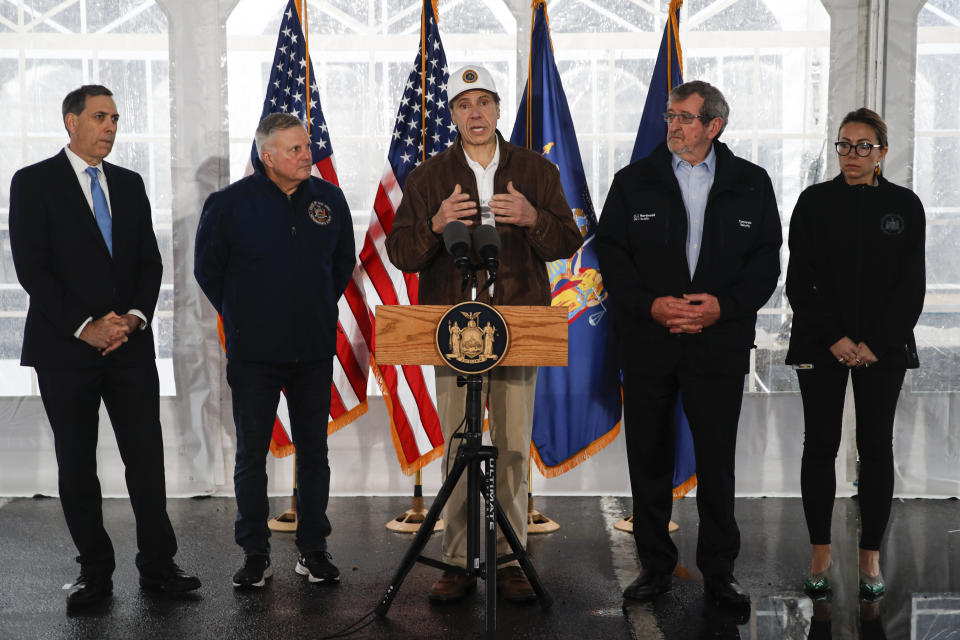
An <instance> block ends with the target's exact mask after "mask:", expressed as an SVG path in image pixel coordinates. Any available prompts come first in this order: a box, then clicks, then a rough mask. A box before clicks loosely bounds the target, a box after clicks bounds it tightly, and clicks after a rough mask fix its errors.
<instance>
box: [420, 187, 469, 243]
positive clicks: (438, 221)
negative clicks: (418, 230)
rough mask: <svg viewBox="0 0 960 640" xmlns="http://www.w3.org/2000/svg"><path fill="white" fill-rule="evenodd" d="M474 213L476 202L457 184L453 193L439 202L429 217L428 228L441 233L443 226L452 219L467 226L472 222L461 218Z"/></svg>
mask: <svg viewBox="0 0 960 640" xmlns="http://www.w3.org/2000/svg"><path fill="white" fill-rule="evenodd" d="M476 213H477V203H476V202H474V201H473V200H471V199H470V194H469V193H464V192H463V191H461V190H460V185H459V184H458V185H456V186H455V187H454V188H453V193H451V194H450V196H449V197H448V198H447V199H446V200H444V201H443V202H441V203H440V208H439V209H438V210H437V212H436V213H435V214H434V216H433V217H432V218H430V229H431V230H432V231H433V232H434V233H436V234H441V233H443V228H444V227H446V226H447V225H448V224H449V223H451V222H453V221H454V220H460V221H461V222H463V224H465V225H467V226H468V227H469V226H470V225H471V224H473V223H472V222H470V221H469V220H463V218H469V217H470V216H472V215H474V214H476Z"/></svg>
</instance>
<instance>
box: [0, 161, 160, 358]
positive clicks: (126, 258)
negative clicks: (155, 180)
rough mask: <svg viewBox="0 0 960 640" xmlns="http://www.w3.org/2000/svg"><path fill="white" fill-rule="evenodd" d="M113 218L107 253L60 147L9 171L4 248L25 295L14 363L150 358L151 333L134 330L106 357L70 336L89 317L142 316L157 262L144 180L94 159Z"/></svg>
mask: <svg viewBox="0 0 960 640" xmlns="http://www.w3.org/2000/svg"><path fill="white" fill-rule="evenodd" d="M103 172H104V175H105V176H106V179H107V185H108V187H109V191H110V211H111V215H112V217H113V257H112V258H111V256H110V253H109V252H108V251H107V245H106V243H105V242H104V240H103V236H102V235H101V234H100V229H99V228H98V227H97V222H96V219H95V218H94V215H93V213H92V211H91V210H90V205H88V204H87V200H86V198H85V197H84V195H83V191H82V190H81V189H80V183H79V181H78V180H77V176H76V174H75V173H74V171H73V167H72V166H71V165H70V161H69V160H68V159H67V154H66V152H65V151H60V153H58V154H57V155H55V156H54V157H52V158H48V159H46V160H43V161H42V162H38V163H37V164H34V165H30V166H29V167H24V168H23V169H20V170H19V171H17V172H16V173H15V174H14V176H13V180H12V181H11V183H10V249H11V253H12V254H13V264H14V267H15V268H16V270H17V277H18V278H19V280H20V284H21V285H22V286H23V288H24V289H25V290H26V291H27V293H28V294H29V295H30V307H29V309H28V311H27V321H26V325H25V326H24V332H23V351H22V353H21V358H20V364H22V365H24V366H33V367H52V368H78V367H79V368H83V367H94V366H99V365H102V364H104V363H112V364H118V365H125V364H134V363H142V362H143V361H145V360H152V359H154V357H155V351H154V344H153V332H152V331H150V330H149V329H147V330H143V331H140V330H134V331H133V333H132V334H131V335H130V337H129V340H128V342H127V343H126V344H124V345H122V346H121V347H120V348H119V349H117V350H116V351H114V352H112V353H111V354H109V355H107V356H101V355H100V353H99V352H98V351H97V350H96V349H95V348H93V347H91V346H90V345H88V344H87V343H86V342H84V341H82V340H79V339H77V338H75V337H74V335H73V334H74V333H75V332H76V330H77V328H78V327H79V326H80V325H81V324H82V323H83V321H84V320H85V319H87V318H89V317H92V318H93V319H94V320H95V319H97V318H99V317H101V316H103V315H104V314H106V313H109V312H110V311H114V312H116V313H117V314H118V315H122V314H124V313H126V312H127V311H129V310H130V309H138V310H140V311H142V312H143V314H144V315H145V316H146V317H147V321H148V322H149V321H150V320H151V319H152V317H153V312H154V309H155V308H156V306H157V297H158V296H159V294H160V277H161V274H162V272H163V264H162V262H161V259H160V251H159V249H158V248H157V238H156V236H155V235H154V232H153V224H152V222H151V217H150V202H149V200H148V199H147V194H146V191H145V189H144V186H143V180H142V179H141V178H140V176H139V175H138V174H136V173H134V172H133V171H130V170H128V169H124V168H122V167H118V166H116V165H112V164H109V163H107V162H104V163H103Z"/></svg>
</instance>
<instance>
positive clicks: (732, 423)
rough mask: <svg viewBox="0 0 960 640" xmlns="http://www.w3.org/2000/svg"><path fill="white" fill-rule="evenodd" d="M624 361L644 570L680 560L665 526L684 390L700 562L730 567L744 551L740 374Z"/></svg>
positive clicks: (706, 567) (706, 568)
mask: <svg viewBox="0 0 960 640" xmlns="http://www.w3.org/2000/svg"><path fill="white" fill-rule="evenodd" d="M622 368H623V398H624V417H625V425H624V435H625V438H626V445H627V462H628V464H629V467H630V487H631V490H632V493H633V535H634V539H635V540H636V543H637V555H638V556H639V558H640V562H641V564H642V565H643V568H644V570H645V571H651V572H656V573H669V572H671V571H673V569H674V567H675V566H676V564H677V547H676V546H675V545H674V544H673V541H672V540H671V539H670V535H669V533H668V531H667V527H668V525H669V523H670V512H671V509H672V507H673V461H674V449H675V426H674V422H673V412H674V408H675V405H676V399H677V392H682V394H683V396H682V397H683V410H684V412H685V413H686V415H687V420H688V421H689V423H690V431H691V433H692V435H693V445H694V450H695V456H696V462H697V512H698V513H699V516H700V528H699V533H698V536H697V567H698V568H699V569H700V571H701V572H702V573H703V574H704V575H708V576H709V575H719V574H725V573H732V572H733V565H734V561H735V560H736V557H737V554H738V553H739V551H740V529H739V528H738V527H737V521H736V519H735V518H734V512H733V509H734V499H733V498H734V484H735V482H734V465H735V455H736V448H737V424H738V422H739V420H740V403H741V400H742V399H743V375H742V374H737V375H727V374H711V375H706V374H702V373H695V372H693V371H690V370H687V369H684V368H683V367H681V368H680V369H679V370H678V371H677V372H675V373H673V374H671V375H666V376H651V375H649V374H648V373H647V372H645V371H644V370H643V366H642V363H639V364H631V363H625V364H623V367H622Z"/></svg>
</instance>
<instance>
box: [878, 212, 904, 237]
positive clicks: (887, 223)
mask: <svg viewBox="0 0 960 640" xmlns="http://www.w3.org/2000/svg"><path fill="white" fill-rule="evenodd" d="M905 226H906V224H905V223H904V221H903V216H901V215H900V214H899V213H888V214H887V215H885V216H883V218H882V219H881V220H880V231H883V232H884V233H885V234H887V235H888V236H896V235H900V234H901V233H903V228H904V227H905Z"/></svg>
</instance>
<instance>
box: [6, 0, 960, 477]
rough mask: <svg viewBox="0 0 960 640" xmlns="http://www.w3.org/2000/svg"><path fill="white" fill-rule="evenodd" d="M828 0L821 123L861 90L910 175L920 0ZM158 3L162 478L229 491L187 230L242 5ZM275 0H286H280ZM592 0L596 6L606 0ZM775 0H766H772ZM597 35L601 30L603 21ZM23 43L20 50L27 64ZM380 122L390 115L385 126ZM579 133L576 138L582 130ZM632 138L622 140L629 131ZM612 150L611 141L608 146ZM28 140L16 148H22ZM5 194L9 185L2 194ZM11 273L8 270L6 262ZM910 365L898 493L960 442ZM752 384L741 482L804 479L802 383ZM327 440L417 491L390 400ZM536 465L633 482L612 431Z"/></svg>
mask: <svg viewBox="0 0 960 640" xmlns="http://www.w3.org/2000/svg"><path fill="white" fill-rule="evenodd" d="M258 1H262V0H258ZM572 2H573V0H555V1H554V2H551V3H550V5H549V6H550V10H551V17H554V16H555V13H554V8H555V7H556V8H557V11H559V10H560V9H562V7H563V5H564V4H566V5H570V4H571V3H572ZM822 2H823V7H824V8H825V9H826V11H827V13H828V14H829V17H830V33H829V47H830V63H829V64H830V69H829V95H828V117H827V120H828V124H827V126H826V130H827V135H828V136H832V135H834V133H835V123H838V122H839V121H840V119H841V118H842V116H843V114H844V113H846V112H847V111H849V110H851V109H852V108H855V107H857V106H860V105H863V104H866V105H868V106H871V107H873V108H875V109H877V110H879V111H881V112H882V113H883V114H884V115H885V116H886V118H887V121H888V124H889V125H890V130H891V151H890V154H889V156H888V160H887V162H886V166H887V167H888V169H887V170H886V175H887V176H888V177H890V178H891V179H892V180H893V181H895V182H898V183H900V184H905V185H908V186H909V185H911V184H912V182H913V177H914V172H913V158H914V134H913V131H914V95H915V90H914V75H915V69H916V61H917V14H918V12H919V11H920V8H921V7H922V5H923V0H896V1H892V0H822ZM13 4H17V3H16V2H14V3H13ZM28 4H29V3H28ZM143 4H149V3H148V2H147V3H143ZM156 4H157V5H158V6H159V7H160V9H161V10H162V11H163V14H164V15H165V17H166V21H167V26H166V28H167V31H166V34H165V37H166V38H167V42H168V47H169V51H168V55H169V94H170V96H169V119H170V124H169V145H170V147H169V148H170V151H169V156H170V160H169V162H170V165H169V166H170V174H171V179H170V183H169V184H170V187H169V191H170V193H168V194H166V197H167V198H168V199H169V203H168V204H167V206H168V207H169V209H170V211H171V214H170V224H171V238H172V260H173V265H172V266H173V277H172V291H173V303H172V306H173V324H172V329H171V333H172V338H171V339H172V355H171V357H170V359H171V360H172V379H173V380H174V381H175V388H173V389H167V392H168V393H170V395H165V396H163V397H162V398H161V419H162V422H163V435H164V442H165V459H166V474H167V487H168V493H169V495H171V496H191V495H203V494H231V493H232V490H233V485H232V480H231V478H232V462H233V453H234V449H233V446H234V445H233V441H234V437H233V422H232V416H231V408H230V390H229V387H228V386H227V384H226V377H225V374H224V369H225V359H224V356H223V355H222V352H221V349H220V345H219V342H218V339H217V335H216V316H215V313H214V312H213V310H212V309H211V308H210V305H209V304H208V303H207V301H206V300H205V298H204V297H203V295H202V293H201V292H200V290H199V288H198V287H197V286H196V284H195V282H194V280H193V276H192V271H193V242H194V233H195V230H196V226H197V222H198V218H199V212H200V210H201V207H202V204H203V201H204V199H205V197H206V196H207V194H209V193H210V192H211V191H213V190H215V189H218V188H220V187H222V186H224V185H226V184H227V183H228V182H229V181H230V176H231V173H230V166H231V154H232V153H235V152H236V147H231V138H230V135H229V124H230V123H229V117H228V111H229V110H228V103H229V101H230V100H231V94H230V90H231V87H230V85H229V83H228V81H227V78H228V71H229V70H228V67H227V64H228V40H229V37H228V29H227V21H228V19H229V18H230V16H231V14H232V12H233V11H235V10H240V9H242V8H244V7H246V6H248V5H246V4H244V2H243V1H242V0H205V1H204V2H196V1H195V0H156ZM277 4H282V3H281V2H280V1H279V0H277ZM444 4H446V3H445V0H441V7H442V6H443V5H444ZM483 4H484V5H488V6H492V7H494V10H495V11H494V13H495V14H496V15H497V16H498V19H499V20H501V22H504V23H509V18H510V16H512V17H513V19H514V20H515V27H514V31H515V33H516V52H517V53H516V57H515V58H512V57H510V58H511V59H510V60H509V62H508V64H507V66H506V68H507V69H509V70H510V71H511V72H514V70H516V69H519V70H523V71H522V72H521V73H514V75H515V76H516V77H515V80H516V85H515V87H516V94H515V95H514V93H513V89H512V88H511V91H510V94H511V101H512V102H513V103H514V104H515V102H516V99H517V98H518V96H519V92H520V91H521V90H522V83H523V82H524V77H523V76H525V69H526V67H527V63H526V57H527V47H528V41H529V35H530V33H529V23H530V13H529V12H530V3H529V0H507V1H506V2H501V0H483ZM592 4H599V5H601V6H602V5H603V4H604V3H603V2H597V3H592ZM661 4H664V5H665V4H666V3H665V2H663V3H661ZM688 4H689V3H688ZM719 4H723V3H719ZM726 4H732V2H730V3H726ZM767 4H771V3H770V2H767ZM773 4H774V5H776V1H774V2H773ZM785 4H786V3H784V5H785ZM784 5H781V6H784ZM238 6H239V8H238ZM371 6H372V3H371ZM21 10H22V3H21ZM4 20H6V21H7V23H8V24H13V25H14V26H15V25H16V23H17V16H14V15H12V14H10V13H9V12H8V13H6V14H4V13H2V12H0V23H2V22H3V21H4ZM0 27H2V25H0ZM593 35H594V36H595V37H598V38H601V37H605V36H604V35H603V34H593ZM275 36H276V34H275V32H274V33H272V34H270V33H267V32H266V31H264V35H263V37H265V38H268V39H269V40H270V41H271V42H272V41H273V40H274V39H275ZM634 36H635V37H639V38H647V39H649V40H650V41H651V42H653V43H654V44H653V45H652V46H653V47H655V46H656V43H658V42H659V33H656V34H655V37H653V36H650V34H639V35H637V34H630V33H618V34H611V37H619V38H624V39H627V38H630V37H634ZM30 37H32V36H30V34H24V33H21V32H17V30H16V29H12V28H8V29H6V30H3V29H2V28H0V50H3V49H8V50H12V49H20V50H21V51H22V50H23V49H25V48H29V46H30V45H29V44H28V43H27V39H28V38H30ZM53 37H55V36H54V35H52V34H42V35H41V36H38V38H39V40H40V41H43V42H47V40H44V38H47V39H49V38H53ZM149 37H154V36H149ZM497 37H498V38H499V37H501V36H497ZM576 37H579V36H574V35H570V34H558V35H557V36H556V37H555V43H556V46H557V48H558V50H559V51H562V45H563V43H564V42H565V41H566V42H573V41H574V40H573V39H574V38H576ZM708 37H709V34H705V32H704V31H694V32H691V33H690V34H687V33H686V32H682V38H684V40H683V42H684V48H685V51H684V52H685V54H686V55H688V56H690V55H691V54H695V53H696V46H697V44H698V43H702V42H704V41H706V39H707V38H708ZM474 38H476V36H474ZM475 41H476V40H475V39H474V40H471V39H470V38H463V39H459V40H458V39H457V38H455V37H450V38H448V37H446V36H444V44H445V46H446V48H447V53H448V58H451V60H453V59H454V58H453V57H452V56H451V50H458V51H460V52H461V53H460V54H458V58H460V57H462V56H463V55H464V54H463V53H462V52H465V51H468V50H469V46H470V43H471V42H475ZM410 43H411V44H410V47H409V52H406V53H404V55H403V59H404V60H411V61H412V59H413V54H414V50H415V44H413V39H410ZM270 46H272V44H271V45H270ZM311 46H312V48H313V47H315V46H318V45H317V44H316V41H315V40H313V41H311ZM319 46H322V45H319ZM314 55H315V56H316V55H317V54H316V52H315V53H314ZM23 57H24V56H23V55H22V54H21V61H20V64H21V66H22V65H23V64H24V62H23ZM371 57H373V56H372V54H371ZM451 64H452V62H451ZM403 73H404V74H406V71H403ZM688 77H689V76H688ZM706 79H710V78H706ZM69 88H72V87H67V89H69ZM721 88H722V87H721ZM30 90H31V88H30V87H25V86H23V85H21V91H30ZM61 97H62V94H55V95H49V96H48V97H46V98H45V99H48V100H49V102H50V105H51V107H56V108H58V105H59V101H60V99H61ZM235 98H236V96H233V99H235ZM248 99H249V101H250V102H251V103H254V104H256V105H259V104H260V101H261V99H262V95H250V96H249V97H248ZM3 100H6V94H5V93H4V94H0V101H3ZM633 100H635V101H639V102H640V103H641V104H642V100H643V96H641V95H637V96H635V97H634V98H633ZM0 105H2V102H0ZM395 107H396V105H395V104H394V105H392V106H391V107H389V110H390V114H389V116H388V117H387V118H386V120H388V121H389V120H391V119H392V116H393V112H394V110H395ZM257 109H259V106H258V107H257ZM4 111H5V112H9V111H8V110H7V109H4ZM26 117H27V116H26V115H25V114H22V113H21V114H20V118H21V120H22V121H23V122H26V121H27V120H26ZM575 117H576V116H575ZM328 119H329V116H328ZM511 124H512V114H510V115H509V116H506V122H501V125H502V128H503V129H505V130H507V131H509V128H508V126H509V125H511ZM579 126H580V124H579V123H578V128H579ZM634 126H635V125H634ZM125 135H127V133H126V131H125V130H124V129H123V128H121V131H120V134H119V139H123V137H124V136H125ZM388 135H389V134H388V131H387V130H384V132H383V138H384V139H386V138H387V137H388ZM331 137H332V141H333V144H334V148H335V149H336V148H337V144H338V141H337V134H336V131H335V130H333V129H331ZM581 138H584V139H585V136H581ZM64 142H65V139H64V140H63V141H59V142H56V143H55V144H53V143H50V144H48V145H47V146H48V147H49V149H50V151H49V153H47V154H46V155H50V154H52V153H53V152H55V151H56V149H57V148H58V146H59V145H62V144H63V143H64ZM628 143H629V144H632V141H628ZM23 144H24V145H26V143H23ZM581 148H582V149H583V148H584V142H581ZM613 155H614V154H613V151H610V152H609V159H610V160H612V159H613ZM23 156H24V157H25V158H26V157H27V156H28V154H26V153H24V154H23ZM41 157H42V156H41ZM826 157H827V158H828V165H827V170H826V175H832V174H833V173H834V172H835V171H836V167H837V165H836V160H835V158H833V157H832V155H831V154H829V153H828V154H826ZM35 159H36V158H31V160H30V161H34V160H35ZM384 159H385V157H384V156H381V157H379V159H377V164H378V167H379V166H382V162H383V161H384ZM15 168H16V167H13V169H15ZM9 177H10V173H9V170H8V169H0V179H3V180H4V181H5V182H6V181H8V180H9ZM365 188H367V189H369V190H370V191H371V192H372V191H373V189H374V188H375V184H370V185H365ZM591 190H593V191H594V192H595V196H594V199H595V201H596V202H597V207H598V209H599V207H600V205H601V204H602V200H601V198H600V197H599V195H598V193H597V192H599V191H601V190H602V191H603V193H605V187H604V186H602V185H591ZM154 200H155V201H156V195H154ZM780 204H781V207H782V209H786V208H787V207H788V206H792V203H789V204H788V203H784V202H781V203H780ZM351 205H352V206H354V205H353V203H351ZM155 206H156V202H155ZM5 207H6V200H5V199H4V201H3V202H2V203H0V209H2V208H5ZM782 213H783V214H784V219H785V220H786V217H787V216H788V214H789V211H788V210H783V211H782ZM354 214H355V216H359V215H366V211H357V210H355V211H354ZM0 222H5V216H3V217H0ZM364 229H365V223H363V224H360V222H358V223H357V229H356V237H357V246H358V248H359V246H360V245H361V244H362V237H363V231H364ZM4 240H5V241H6V246H5V247H3V251H4V252H6V254H9V242H8V240H7V239H6V238H4ZM7 259H8V258H7ZM7 282H8V283H9V282H10V279H9V276H8V278H7ZM13 282H14V283H15V279H14V280H13ZM11 286H15V284H14V285H11ZM14 364H15V363H14ZM2 372H3V375H4V376H20V377H22V379H23V380H24V385H26V386H30V384H31V380H32V377H31V372H30V371H29V370H27V369H19V370H18V369H17V368H16V367H15V366H13V367H10V366H8V367H6V368H4V369H3V370H2ZM907 375H908V383H907V384H905V389H904V393H903V396H902V400H901V403H900V407H899V409H898V413H897V422H896V432H895V456H896V460H897V479H896V492H897V494H898V495H901V496H913V495H929V496H956V495H960V464H958V462H960V443H958V442H957V435H956V431H957V429H956V428H955V427H956V425H957V423H958V419H957V417H956V416H957V415H958V414H957V411H958V409H960V407H958V406H957V402H958V401H957V394H956V392H955V391H953V390H952V388H951V387H950V385H944V389H945V390H942V391H918V392H914V391H911V388H910V384H909V379H910V376H912V375H915V374H914V373H908V374H907ZM747 388H748V393H746V394H745V397H744V403H743V411H742V416H741V423H740V436H739V446H738V460H737V480H738V484H737V486H738V493H740V494H741V495H799V476H800V474H799V465H800V454H801V447H802V435H803V434H802V432H803V429H802V412H801V405H800V398H799V395H798V394H797V393H796V392H794V391H775V390H774V391H764V390H762V389H758V388H757V387H756V385H754V384H752V382H748V387H747ZM33 393H34V394H35V383H33ZM101 413H102V416H101V417H102V420H101V437H100V447H99V470H100V478H101V484H102V486H103V491H104V494H105V495H125V493H126V490H125V485H124V476H123V465H122V462H121V460H120V457H119V454H118V452H117V449H116V445H115V442H114V438H113V435H112V432H111V430H110V426H109V419H108V418H107V416H106V413H105V411H102V412H101ZM848 413H849V412H848ZM845 429H846V431H847V433H846V435H845V437H844V441H843V446H842V449H841V455H840V456H838V468H839V470H840V475H839V476H838V486H839V487H840V492H841V493H847V494H850V493H853V491H854V487H853V484H852V482H853V480H854V478H855V465H854V464H853V460H854V452H853V447H852V417H851V418H849V419H846V420H845ZM329 443H330V460H331V466H332V469H333V479H332V488H331V491H332V493H333V494H335V495H360V494H370V495H397V494H399V495H405V494H410V493H411V488H412V479H411V478H410V477H408V476H404V475H403V474H402V473H401V472H400V470H399V466H398V464H397V461H396V456H395V453H394V451H393V445H392V443H391V440H390V436H389V432H388V419H387V415H386V411H385V408H384V405H383V401H382V399H381V398H380V397H379V396H376V395H375V396H371V397H370V409H369V411H368V413H367V414H366V415H364V416H362V417H361V418H360V419H359V420H357V421H356V422H355V423H354V424H352V425H350V426H348V427H346V428H344V429H342V430H341V431H339V432H338V433H336V434H335V435H333V436H331V438H330V441H329ZM268 473H269V476H270V485H269V489H270V491H271V493H273V494H275V495H284V494H288V493H289V491H290V488H291V484H292V480H293V463H292V458H285V459H280V460H278V459H275V458H273V457H272V456H270V457H269V458H268ZM439 475H440V473H439V468H438V465H437V464H432V465H430V466H429V467H427V468H426V469H425V471H424V485H425V487H424V490H425V492H426V493H428V494H430V493H432V492H435V491H436V489H437V488H438V487H439ZM534 476H535V479H534V491H535V492H536V493H537V494H603V495H611V494H612V495H625V494H629V481H628V477H627V465H626V455H625V452H624V448H623V438H622V437H619V438H617V439H616V440H615V441H614V442H613V443H612V444H611V445H610V446H608V447H607V448H606V449H604V450H603V451H601V452H600V453H598V454H596V455H595V456H594V457H593V458H591V459H590V460H588V461H587V462H585V463H583V464H581V465H580V466H578V467H577V468H575V469H574V470H572V471H570V472H568V473H566V474H563V475H561V476H559V477H557V478H553V479H549V480H547V479H543V478H541V477H539V474H538V473H536V472H534ZM37 493H42V494H47V495H56V494H57V493H58V491H57V474H56V461H55V458H54V453H53V442H52V436H51V433H50V428H49V425H48V423H47V420H46V417H45V414H44V411H43V407H42V404H41V402H40V399H39V397H37V396H36V395H21V396H0V496H22V495H32V494H37Z"/></svg>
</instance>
